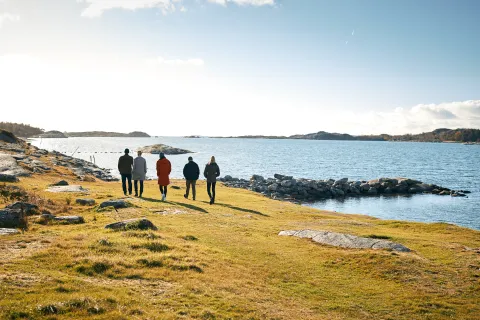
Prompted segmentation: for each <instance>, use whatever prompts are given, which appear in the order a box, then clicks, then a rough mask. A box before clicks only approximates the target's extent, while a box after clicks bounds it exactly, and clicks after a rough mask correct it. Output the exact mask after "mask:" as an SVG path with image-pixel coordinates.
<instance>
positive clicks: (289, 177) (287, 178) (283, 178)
mask: <svg viewBox="0 0 480 320" xmlns="http://www.w3.org/2000/svg"><path fill="white" fill-rule="evenodd" d="M273 177H274V178H275V179H278V180H292V179H293V177H292V176H284V175H281V174H278V173H275V174H274V175H273Z"/></svg>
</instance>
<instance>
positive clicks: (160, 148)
mask: <svg viewBox="0 0 480 320" xmlns="http://www.w3.org/2000/svg"><path fill="white" fill-rule="evenodd" d="M138 151H142V152H143V153H151V154H160V153H164V154H167V155H177V154H187V153H193V152H192V151H189V150H185V149H180V148H174V147H171V146H167V145H165V144H155V145H153V146H145V147H142V148H139V149H138Z"/></svg>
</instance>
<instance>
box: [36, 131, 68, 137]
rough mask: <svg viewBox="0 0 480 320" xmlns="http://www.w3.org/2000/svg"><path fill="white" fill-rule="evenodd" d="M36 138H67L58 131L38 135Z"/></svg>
mask: <svg viewBox="0 0 480 320" xmlns="http://www.w3.org/2000/svg"><path fill="white" fill-rule="evenodd" d="M36 137H37V138H68V137H67V136H66V135H65V134H64V133H63V132H60V131H47V132H45V133H42V134H39V135H38V136H36Z"/></svg>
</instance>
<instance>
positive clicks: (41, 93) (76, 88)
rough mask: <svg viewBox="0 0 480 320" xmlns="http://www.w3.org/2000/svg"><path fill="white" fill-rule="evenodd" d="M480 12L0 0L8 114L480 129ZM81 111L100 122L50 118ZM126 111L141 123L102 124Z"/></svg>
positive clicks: (200, 124)
mask: <svg viewBox="0 0 480 320" xmlns="http://www.w3.org/2000/svg"><path fill="white" fill-rule="evenodd" d="M478 12H480V2H479V1H474V0H462V1H446V0H434V1H433V0H422V1H410V0H403V1H382V0H375V1H374V0H335V1H333V0H330V1H326V0H325V1H324V0H315V1H314V0H309V1H307V0H295V1H294V0H231V1H222V0H176V1H174V0H42V1H38V0H22V1H18V0H0V85H1V86H2V87H3V88H4V89H5V91H6V92H9V94H7V96H6V97H4V98H3V99H2V98H0V99H2V100H3V102H1V103H2V105H6V106H11V107H10V108H9V111H7V112H6V114H3V115H2V120H4V121H5V120H6V121H20V122H28V123H31V124H33V125H37V126H40V127H42V128H45V129H59V130H116V131H133V130H144V131H148V132H150V133H152V134H158V135H187V134H202V135H236V134H285V135H287V134H295V133H308V132H315V131H320V130H326V131H336V132H347V133H352V134H369V133H381V132H385V133H406V132H421V131H427V130H432V129H435V128H438V127H445V126H446V127H477V128H478V127H480V97H479V93H480V63H479V62H480V61H479V53H480V24H479V23H478V22H477V20H478ZM2 68H3V69H2ZM18 108H23V109H24V110H26V111H27V112H26V113H25V114H19V113H18V112H17V111H16V110H18ZM2 109H3V108H2ZM39 109H41V110H43V112H39V111H38V110H39ZM72 110H75V111H79V110H82V112H84V113H89V112H90V113H93V112H95V113H96V114H97V115H98V116H97V117H94V118H95V119H92V120H90V121H88V122H83V123H80V122H77V121H72V120H71V119H69V117H67V116H65V117H61V116H60V118H59V119H60V120H61V121H57V120H56V121H53V120H52V119H51V117H47V116H45V114H50V115H51V114H65V115H67V114H69V112H70V111H72ZM118 110H122V114H128V113H129V112H131V113H132V114H135V113H136V112H137V111H138V110H142V114H143V115H144V116H141V117H140V119H139V117H138V115H137V116H136V117H133V119H130V118H129V117H114V118H113V119H112V121H105V118H107V117H110V118H112V117H113V116H112V114H118V112H117V111H118ZM162 111H163V113H165V112H167V114H165V115H164V116H163V117H162V118H163V120H162V125H161V129H159V124H158V121H159V120H158V118H157V117H156V115H157V114H159V113H162ZM2 113H3V112H2ZM132 120H137V121H132ZM180 120H181V121H180ZM179 123H184V124H185V125H184V126H181V125H179ZM232 123H234V124H235V125H232ZM130 129H131V130H130Z"/></svg>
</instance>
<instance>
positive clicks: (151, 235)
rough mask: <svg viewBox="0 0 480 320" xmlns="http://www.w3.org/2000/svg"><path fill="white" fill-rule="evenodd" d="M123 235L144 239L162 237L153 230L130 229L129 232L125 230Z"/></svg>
mask: <svg viewBox="0 0 480 320" xmlns="http://www.w3.org/2000/svg"><path fill="white" fill-rule="evenodd" d="M123 235H124V236H125V237H134V238H144V239H151V240H154V239H159V238H161V237H160V236H159V235H157V234H155V233H153V232H148V233H146V232H133V231H129V232H124V233H123Z"/></svg>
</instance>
